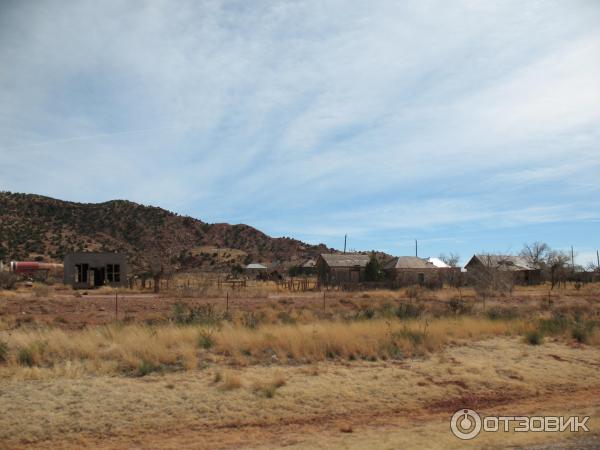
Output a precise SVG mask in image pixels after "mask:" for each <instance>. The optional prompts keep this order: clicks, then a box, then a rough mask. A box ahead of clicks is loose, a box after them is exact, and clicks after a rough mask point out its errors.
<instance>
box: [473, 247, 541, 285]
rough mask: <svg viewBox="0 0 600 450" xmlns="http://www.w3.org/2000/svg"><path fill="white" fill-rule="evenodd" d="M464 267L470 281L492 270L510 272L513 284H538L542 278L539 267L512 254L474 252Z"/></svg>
mask: <svg viewBox="0 0 600 450" xmlns="http://www.w3.org/2000/svg"><path fill="white" fill-rule="evenodd" d="M465 269H466V270H467V274H468V276H467V279H469V280H470V281H474V279H475V278H477V277H481V276H482V275H484V274H486V275H489V274H490V273H493V272H497V273H500V274H504V275H505V276H506V275H508V274H510V275H511V278H512V281H513V282H514V283H515V284H539V283H540V282H541V280H542V273H541V269H539V268H537V267H534V266H533V265H531V264H530V263H529V262H528V261H527V260H525V259H524V258H522V257H520V256H514V255H498V254H495V255H494V254H476V255H473V256H472V257H471V259H470V260H469V262H468V263H467V264H466V265H465Z"/></svg>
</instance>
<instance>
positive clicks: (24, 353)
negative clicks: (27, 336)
mask: <svg viewBox="0 0 600 450" xmlns="http://www.w3.org/2000/svg"><path fill="white" fill-rule="evenodd" d="M17 362H18V363H19V364H21V365H22V366H27V367H32V366H33V364H34V358H33V351H32V349H31V348H28V347H25V348H22V349H20V350H19V353H18V354H17Z"/></svg>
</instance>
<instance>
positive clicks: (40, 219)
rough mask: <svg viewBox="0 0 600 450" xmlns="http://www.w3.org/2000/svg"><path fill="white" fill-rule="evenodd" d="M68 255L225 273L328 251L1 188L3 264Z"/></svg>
mask: <svg viewBox="0 0 600 450" xmlns="http://www.w3.org/2000/svg"><path fill="white" fill-rule="evenodd" d="M72 251H117V252H124V253H126V254H127V256H128V259H129V261H130V263H132V264H133V266H135V267H137V268H138V269H141V268H142V267H144V266H148V265H149V264H150V263H151V262H152V261H153V260H160V263H161V264H162V265H168V266H172V267H171V268H172V269H173V270H181V269H204V270H223V269H227V268H232V267H234V266H239V265H243V264H247V263H248V262H251V261H260V262H267V263H270V262H289V263H300V262H302V261H303V260H305V259H307V258H315V257H316V256H317V255H318V254H319V253H323V252H329V251H333V250H332V249H329V248H327V247H326V246H325V245H324V244H319V245H311V244H307V243H304V242H302V241H300V240H297V239H293V238H289V237H271V236H268V235H267V234H265V233H263V232H262V231H260V230H258V229H256V228H254V227H252V226H250V225H246V224H235V225H231V224H228V223H213V224H211V223H207V222H204V221H202V220H200V219H196V218H193V217H190V216H182V215H179V214H177V213H174V212H171V211H168V210H166V209H164V208H160V207H157V206H149V205H142V204H139V203H135V202H132V201H129V200H123V199H115V200H109V201H105V202H100V203H81V202H71V201H67V200H59V199H56V198H52V197H47V196H43V195H38V194H25V193H13V192H8V191H0V260H2V259H4V260H9V259H10V260H19V259H43V260H48V261H61V260H62V258H63V257H64V255H65V254H66V253H68V252H72Z"/></svg>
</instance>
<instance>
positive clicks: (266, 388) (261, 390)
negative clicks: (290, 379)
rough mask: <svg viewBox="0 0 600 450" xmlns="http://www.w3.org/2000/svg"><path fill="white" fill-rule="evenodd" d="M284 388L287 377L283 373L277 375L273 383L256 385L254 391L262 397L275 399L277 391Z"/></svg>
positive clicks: (258, 383)
mask: <svg viewBox="0 0 600 450" xmlns="http://www.w3.org/2000/svg"><path fill="white" fill-rule="evenodd" d="M282 386H285V377H284V376H283V374H281V373H276V374H275V376H274V377H273V379H272V380H271V381H267V382H257V383H255V384H254V387H253V390H254V393H256V394H258V395H260V396H262V397H265V398H273V397H275V393H276V392H277V389H279V388H280V387H282Z"/></svg>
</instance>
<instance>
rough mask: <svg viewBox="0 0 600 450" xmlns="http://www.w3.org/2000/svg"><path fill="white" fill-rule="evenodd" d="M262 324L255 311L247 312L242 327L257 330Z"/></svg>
mask: <svg viewBox="0 0 600 450" xmlns="http://www.w3.org/2000/svg"><path fill="white" fill-rule="evenodd" d="M259 323H260V319H259V317H258V315H257V314H255V313H254V311H250V312H246V313H244V315H243V316H242V325H244V326H245V327H247V328H251V329H253V330H254V329H256V328H258V324H259Z"/></svg>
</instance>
